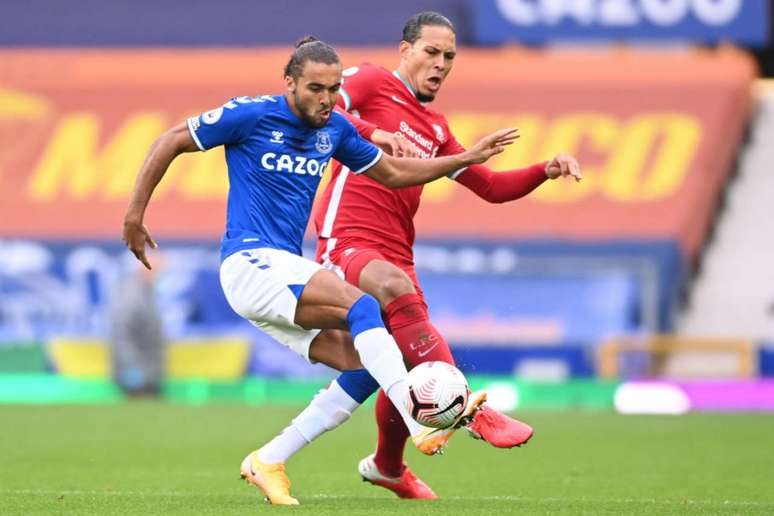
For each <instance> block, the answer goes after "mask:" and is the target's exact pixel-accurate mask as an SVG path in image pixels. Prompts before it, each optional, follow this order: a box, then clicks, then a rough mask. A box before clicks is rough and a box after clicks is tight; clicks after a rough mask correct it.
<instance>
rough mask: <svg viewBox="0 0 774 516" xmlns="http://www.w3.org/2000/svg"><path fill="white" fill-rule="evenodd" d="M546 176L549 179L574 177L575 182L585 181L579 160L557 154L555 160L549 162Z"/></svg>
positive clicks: (567, 155)
mask: <svg viewBox="0 0 774 516" xmlns="http://www.w3.org/2000/svg"><path fill="white" fill-rule="evenodd" d="M546 175H547V176H548V178H549V179H556V178H557V177H567V176H572V177H574V178H575V181H580V180H581V179H583V174H581V169H580V165H579V164H578V160H577V159H575V158H574V157H572V156H570V155H569V154H557V155H556V156H555V157H554V159H552V160H551V161H549V162H548V164H547V165H546Z"/></svg>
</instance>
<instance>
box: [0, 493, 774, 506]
mask: <svg viewBox="0 0 774 516" xmlns="http://www.w3.org/2000/svg"><path fill="white" fill-rule="evenodd" d="M0 493H2V494H15V495H53V496H55V495H60V496H61V495H71V496H85V495H89V496H93V495H102V496H162V497H163V496H202V495H213V494H225V493H202V492H201V491H136V490H134V491H112V490H105V491H100V490H95V489H91V490H86V489H84V490H80V489H61V490H60V489H0ZM301 498H312V499H317V500H338V499H344V498H347V499H351V498H352V496H341V495H335V494H327V493H315V494H309V495H301ZM441 500H455V501H463V500H474V501H475V500H477V501H482V500H483V501H508V502H526V503H548V504H552V503H592V504H603V503H617V504H650V505H716V506H717V505H725V506H742V507H770V506H771V507H774V500H772V501H752V500H691V499H685V500H661V499H658V498H561V497H555V496H552V497H547V498H537V497H524V496H507V495H506V496H479V497H475V498H473V497H464V496H447V497H444V498H442V499H441Z"/></svg>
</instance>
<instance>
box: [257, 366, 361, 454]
mask: <svg viewBox="0 0 774 516" xmlns="http://www.w3.org/2000/svg"><path fill="white" fill-rule="evenodd" d="M359 406H360V403H358V402H357V401H355V400H353V399H352V398H351V397H350V395H349V394H347V393H346V392H345V391H344V389H342V388H341V386H340V385H339V383H338V382H337V381H335V380H334V381H333V382H331V384H330V385H329V386H328V387H327V388H325V389H321V390H320V392H318V393H317V394H316V395H315V397H314V398H313V399H312V401H311V402H310V403H309V405H307V407H306V408H305V409H304V410H302V411H301V413H300V414H299V415H298V416H296V417H295V418H294V419H293V421H292V423H291V424H290V425H289V426H287V427H286V428H285V429H284V430H283V431H282V433H281V434H279V435H278V436H277V437H275V438H274V439H272V440H271V441H269V442H268V443H266V444H265V445H264V446H263V447H262V448H261V449H260V450H258V459H259V460H260V461H261V462H263V463H264V464H276V463H278V462H285V461H287V460H288V459H289V458H290V457H292V456H293V455H295V454H296V453H297V452H298V451H300V450H301V449H302V448H303V447H304V446H306V445H307V444H309V443H311V442H312V441H314V440H315V439H317V438H318V437H320V435H322V434H323V433H325V432H327V431H328V430H333V429H334V428H336V427H337V426H339V425H341V424H342V423H344V422H345V421H346V420H347V419H349V417H350V416H351V415H352V412H354V411H355V410H356V409H357V408H358V407H359Z"/></svg>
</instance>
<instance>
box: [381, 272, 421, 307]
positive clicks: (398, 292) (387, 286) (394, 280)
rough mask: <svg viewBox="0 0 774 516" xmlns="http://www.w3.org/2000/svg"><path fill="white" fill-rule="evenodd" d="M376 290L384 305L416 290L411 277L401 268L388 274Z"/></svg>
mask: <svg viewBox="0 0 774 516" xmlns="http://www.w3.org/2000/svg"><path fill="white" fill-rule="evenodd" d="M376 290H377V291H376V297H377V298H378V299H379V302H380V303H381V305H382V306H383V307H386V306H387V305H389V304H390V303H392V302H393V301H395V300H396V299H398V298H399V297H400V296H402V295H404V294H413V293H415V292H416V290H415V289H414V284H413V283H412V282H411V279H410V278H409V277H408V275H407V274H406V273H405V272H403V271H402V270H400V269H395V270H394V271H392V272H390V273H389V274H386V275H385V276H384V277H383V278H382V279H381V280H380V281H379V284H378V286H377V289H376Z"/></svg>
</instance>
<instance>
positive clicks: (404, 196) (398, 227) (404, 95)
mask: <svg viewBox="0 0 774 516" xmlns="http://www.w3.org/2000/svg"><path fill="white" fill-rule="evenodd" d="M339 105H340V106H341V107H343V108H344V109H345V110H346V111H349V112H350V113H352V114H353V115H355V116H361V117H362V118H363V119H364V120H367V121H368V122H370V123H372V124H375V125H376V126H377V127H379V128H380V129H382V130H385V131H392V132H401V133H403V136H405V137H406V138H407V139H408V141H409V142H411V143H413V144H414V145H415V146H416V147H417V149H418V150H419V156H420V157H423V158H432V157H435V156H444V155H449V154H457V153H460V152H462V151H464V148H463V147H462V146H461V145H460V144H459V143H458V142H457V140H456V139H455V138H454V136H453V135H452V134H451V131H449V124H448V123H447V121H446V117H444V116H443V115H442V114H441V113H438V112H436V111H433V110H431V109H428V108H427V106H425V105H423V104H422V103H420V102H419V101H418V100H417V99H416V97H415V96H414V93H413V92H412V91H411V89H410V88H409V86H408V85H407V84H406V83H404V82H403V80H402V79H401V78H400V76H399V75H398V74H397V72H392V73H391V72H389V71H387V70H385V69H384V68H381V67H378V66H374V65H371V64H367V63H366V64H362V65H360V66H358V67H354V68H349V69H347V70H345V71H344V83H343V87H342V90H341V94H340V97H339ZM421 194H422V186H421V185H420V186H410V187H406V188H397V189H390V188H387V187H386V186H383V185H381V184H380V183H378V182H376V181H374V180H373V179H371V178H369V177H367V176H366V175H364V174H358V175H355V174H352V173H351V172H350V171H349V169H347V167H343V166H342V165H341V164H340V163H337V162H336V163H334V165H333V175H332V177H331V181H330V183H329V184H328V186H327V187H326V189H325V192H324V193H323V195H322V197H321V199H320V201H319V202H318V204H317V206H316V208H315V213H314V224H315V229H316V230H317V234H318V236H319V237H321V238H328V239H339V238H357V239H363V240H366V241H369V242H373V243H375V244H380V246H381V247H386V248H388V249H389V250H390V251H392V252H393V253H395V254H396V255H399V256H401V257H402V258H407V259H409V260H411V256H412V250H411V248H412V246H413V244H414V234H415V233H414V221H413V218H414V214H415V213H416V212H417V209H418V208H419V198H420V196H421Z"/></svg>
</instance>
